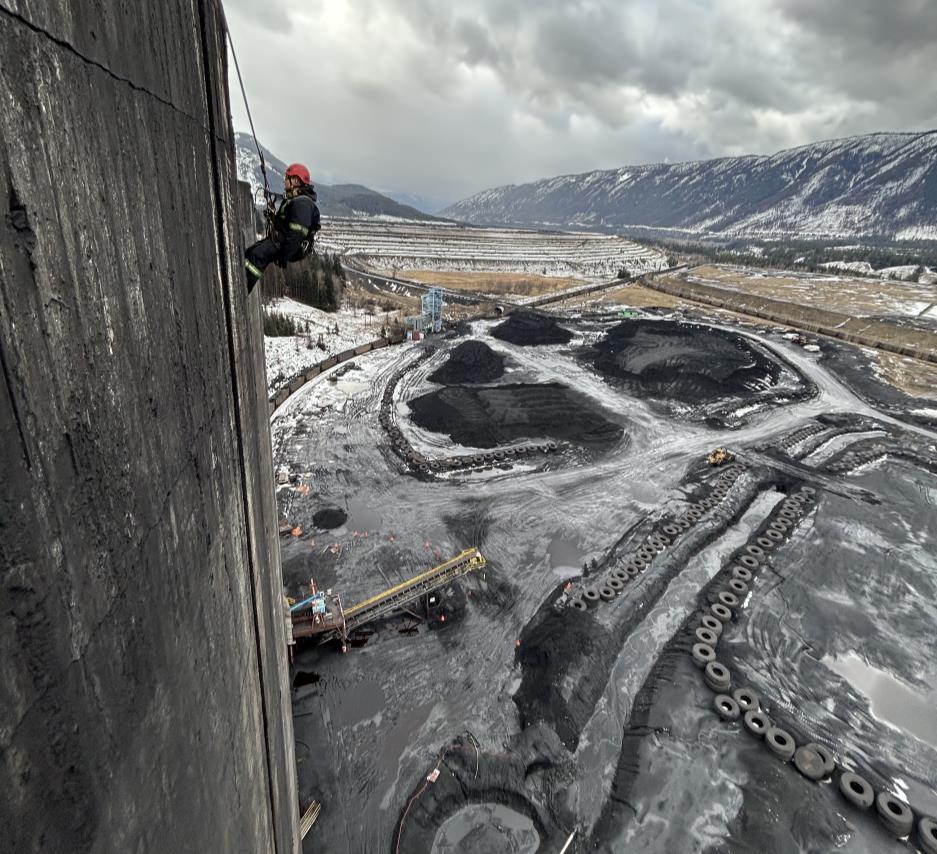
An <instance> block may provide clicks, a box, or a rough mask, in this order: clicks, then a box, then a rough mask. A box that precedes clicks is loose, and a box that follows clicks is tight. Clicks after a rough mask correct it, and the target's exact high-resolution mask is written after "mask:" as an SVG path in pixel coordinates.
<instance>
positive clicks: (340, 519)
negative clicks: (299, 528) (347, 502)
mask: <svg viewBox="0 0 937 854" xmlns="http://www.w3.org/2000/svg"><path fill="white" fill-rule="evenodd" d="M347 520H348V514H347V513H346V512H345V511H344V510H342V508H341V507H325V508H323V509H322V510H319V511H317V512H316V513H315V514H314V515H313V517H312V524H313V525H315V526H316V527H317V528H321V529H322V530H323V531H330V530H332V528H340V527H341V526H342V525H344V524H345V522H346V521H347Z"/></svg>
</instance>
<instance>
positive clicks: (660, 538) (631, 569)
mask: <svg viewBox="0 0 937 854" xmlns="http://www.w3.org/2000/svg"><path fill="white" fill-rule="evenodd" d="M744 471H745V466H744V465H742V464H741V463H738V462H736V463H732V464H730V465H728V466H726V467H725V468H724V469H723V470H722V472H721V473H720V474H719V476H718V477H716V478H715V479H714V480H713V481H711V482H710V483H709V484H708V485H709V486H710V487H711V489H710V491H709V495H708V496H707V497H706V498H704V499H702V500H701V501H696V502H694V503H693V504H689V505H687V508H686V510H685V511H684V513H683V515H682V516H679V517H677V518H674V519H671V520H669V521H664V522H662V523H661V525H660V526H659V530H658V529H655V530H654V531H652V532H651V533H650V534H649V535H648V536H647V537H646V538H645V540H644V542H643V543H642V544H641V545H640V546H638V548H637V549H636V550H635V552H634V554H633V555H632V556H631V557H630V558H628V559H627V560H623V561H621V562H620V563H619V565H617V566H614V567H613V568H612V569H611V570H610V571H609V572H608V574H607V577H606V578H605V579H604V580H602V581H600V582H599V584H598V585H597V586H590V587H586V588H584V589H583V590H582V591H581V592H580V593H579V594H578V595H576V594H574V595H572V596H571V597H570V598H569V599H568V602H567V607H570V608H574V609H576V610H577V611H587V610H589V609H590V608H594V607H595V606H596V605H598V604H599V603H601V602H611V601H613V600H614V599H615V597H616V596H618V595H619V594H620V593H622V592H623V591H624V589H625V585H626V584H627V583H628V582H629V581H631V580H632V579H634V578H637V577H638V576H639V575H640V574H641V573H643V572H644V571H645V570H646V569H647V568H648V567H649V566H650V565H651V562H652V561H653V560H654V558H655V557H656V556H657V555H658V554H659V553H660V552H662V551H664V550H665V549H666V548H667V547H668V546H670V545H671V544H673V542H674V541H675V540H676V539H677V538H678V537H679V536H680V535H682V534H683V533H684V532H685V531H688V530H689V529H690V528H692V527H693V526H694V525H696V524H697V523H698V522H699V521H700V520H701V519H702V518H703V516H705V515H706V514H707V513H708V512H709V511H710V510H712V509H713V508H714V507H716V506H717V505H718V504H719V503H721V502H722V501H723V500H724V499H725V497H726V495H728V493H729V490H730V489H731V488H732V485H733V484H734V483H735V482H736V481H737V480H738V479H739V477H740V476H741V475H742V473H743V472H744Z"/></svg>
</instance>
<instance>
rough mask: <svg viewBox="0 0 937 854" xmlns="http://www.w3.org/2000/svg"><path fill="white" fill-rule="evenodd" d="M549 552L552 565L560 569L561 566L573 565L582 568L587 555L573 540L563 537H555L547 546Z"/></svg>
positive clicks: (574, 567) (572, 566) (577, 568)
mask: <svg viewBox="0 0 937 854" xmlns="http://www.w3.org/2000/svg"><path fill="white" fill-rule="evenodd" d="M547 554H548V555H549V556H550V567H551V568H552V569H559V568H560V567H571V568H572V569H575V570H577V571H578V570H581V569H582V563H583V560H584V558H585V555H584V554H583V553H582V550H581V549H580V548H579V546H578V545H577V544H576V543H575V542H574V541H573V540H567V539H564V538H563V537H554V538H553V539H552V540H550V545H548V546H547Z"/></svg>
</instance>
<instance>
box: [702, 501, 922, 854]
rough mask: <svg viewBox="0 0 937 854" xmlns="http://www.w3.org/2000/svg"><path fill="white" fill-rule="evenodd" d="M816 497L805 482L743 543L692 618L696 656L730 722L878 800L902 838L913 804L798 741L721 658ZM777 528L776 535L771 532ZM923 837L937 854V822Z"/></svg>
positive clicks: (822, 748)
mask: <svg viewBox="0 0 937 854" xmlns="http://www.w3.org/2000/svg"><path fill="white" fill-rule="evenodd" d="M815 499H816V490H814V489H813V488H812V487H809V486H803V487H801V489H800V490H799V491H797V492H794V493H792V494H791V495H790V496H788V498H786V499H785V500H784V501H783V502H782V503H781V504H780V505H779V508H778V510H777V512H776V513H775V514H772V515H773V518H771V519H770V521H769V522H768V524H767V526H766V527H765V528H764V529H763V531H762V534H761V535H758V536H756V537H753V538H752V539H753V541H750V542H749V543H748V544H746V545H745V546H743V547H742V548H741V549H740V550H739V552H738V553H737V556H736V557H737V559H736V560H733V561H731V562H730V565H729V566H728V568H727V570H726V572H725V574H724V578H723V579H722V580H723V581H724V583H723V584H719V585H717V586H716V589H715V590H714V592H713V594H712V600H713V601H711V602H710V603H709V605H708V606H707V608H705V609H704V610H703V612H702V613H701V614H699V616H698V618H697V619H696V620H693V621H691V628H692V630H693V638H692V640H693V643H692V646H691V649H690V655H691V657H692V659H693V663H694V664H695V665H696V667H697V668H699V669H700V670H701V671H702V674H703V681H704V682H705V683H706V686H707V687H708V688H709V689H710V690H711V691H712V692H713V693H714V694H715V696H714V698H713V703H712V706H713V710H714V711H715V713H716V714H717V715H718V716H719V717H720V718H721V719H722V720H723V721H726V722H728V723H732V722H736V721H741V723H742V728H743V729H744V730H745V732H746V733H748V734H749V735H750V736H752V737H753V738H756V739H758V740H760V741H763V742H764V745H765V747H766V748H767V749H768V750H769V751H770V752H771V753H772V754H773V755H774V756H776V757H777V758H778V759H779V760H780V761H781V762H784V763H787V762H793V764H794V767H795V768H796V769H797V770H798V771H799V772H800V773H801V774H802V775H803V776H804V777H806V778H807V779H808V780H811V781H814V782H818V781H821V780H829V779H832V778H833V777H834V775H836V776H838V780H837V785H838V788H839V791H840V793H841V794H842V796H843V798H845V799H846V800H847V801H848V802H849V803H850V804H852V805H853V806H854V807H856V808H858V809H860V810H868V809H869V808H870V807H871V806H872V805H873V803H874V804H875V809H876V812H877V813H878V817H879V819H880V821H881V823H882V825H883V826H884V827H885V829H886V830H887V831H888V832H889V833H891V834H892V835H893V836H895V837H896V838H900V837H904V836H908V835H910V834H911V832H912V831H913V830H914V826H915V816H914V813H913V811H912V810H911V808H910V807H909V806H908V805H907V804H906V803H905V802H904V801H902V800H900V799H898V798H896V797H895V796H894V795H893V794H891V793H890V792H887V791H884V790H883V791H880V792H878V793H877V794H876V792H875V791H874V789H873V788H872V785H871V784H870V783H869V782H868V781H867V780H866V779H865V778H863V777H861V776H860V775H859V774H856V773H854V772H852V771H850V770H848V769H847V768H846V767H845V766H844V765H843V764H841V763H840V764H839V765H837V763H836V759H835V757H834V755H833V752H832V750H831V749H830V748H829V747H828V746H826V745H824V744H819V743H817V742H810V743H808V744H803V745H798V744H797V743H796V741H795V739H794V736H793V735H791V733H789V732H787V730H785V729H783V728H782V727H780V726H779V725H778V724H777V722H775V721H773V720H772V719H771V717H770V716H769V715H768V713H767V710H765V709H764V708H762V705H761V699H760V698H759V696H758V694H757V693H756V692H755V691H754V690H752V689H751V688H748V687H745V686H739V687H734V686H733V683H732V676H731V674H730V672H729V668H728V667H726V666H725V665H724V664H722V663H721V662H720V661H719V660H718V658H717V655H716V653H717V649H718V644H719V641H720V639H721V638H722V636H723V632H724V631H725V629H726V627H727V626H728V624H729V623H731V622H732V621H733V620H738V618H739V614H740V611H741V609H742V607H743V604H744V602H745V601H746V599H747V597H748V595H749V593H750V587H751V583H752V580H753V579H754V577H755V575H756V574H757V572H758V571H759V570H760V569H761V568H762V566H763V564H764V562H765V560H766V558H767V556H768V554H769V552H770V550H771V549H774V548H776V547H777V546H778V545H780V543H781V542H782V541H783V539H784V537H785V535H786V534H787V533H788V532H789V531H790V530H791V529H792V528H793V527H794V526H795V525H796V524H797V521H799V519H800V518H802V516H803V515H804V514H805V513H806V512H807V510H808V508H809V506H810V505H811V504H812V503H813V502H814V501H815ZM772 531H774V532H775V533H776V535H779V536H774V537H769V536H766V535H767V534H770V532H772ZM917 835H918V841H919V843H920V845H921V848H922V850H923V851H925V852H926V854H937V821H935V819H933V818H930V817H927V816H920V817H918V818H917Z"/></svg>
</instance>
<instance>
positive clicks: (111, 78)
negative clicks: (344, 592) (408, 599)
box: [0, 0, 298, 854]
mask: <svg viewBox="0 0 937 854" xmlns="http://www.w3.org/2000/svg"><path fill="white" fill-rule="evenodd" d="M224 47H225V46H224V29H223V23H222V18H221V12H220V8H219V6H218V4H217V2H216V0H188V2H186V0H162V2H159V3H141V2H129V0H124V2H121V0H92V2H85V0H46V2H43V3H35V2H27V0H0V57H2V62H0V204H2V206H3V209H2V221H0V363H2V364H0V368H2V378H0V559H2V584H0V650H2V654H0V668H2V672H0V767H2V781H0V782H2V786H3V790H4V795H3V798H2V799H0V827H2V828H3V831H2V836H3V838H4V843H3V846H2V847H3V850H11V851H17V852H32V851H68V852H84V851H94V852H115V851H142V852H149V851H159V852H164V851H176V852H183V851H199V852H209V851H211V852H239V851H244V852H264V854H266V852H291V851H296V850H298V842H297V840H296V838H295V837H296V832H295V828H296V827H297V826H298V818H297V812H298V805H297V797H296V783H295V762H294V757H293V742H292V724H291V718H290V710H289V693H288V684H287V674H286V666H285V662H284V660H283V652H282V651H283V649H284V626H283V618H282V610H281V606H280V599H279V594H280V567H279V557H278V551H277V543H276V540H275V530H276V526H275V510H274V499H273V491H272V490H273V486H272V484H273V479H272V472H271V454H270V440H269V432H268V426H267V422H266V412H267V403H266V394H265V383H264V375H263V370H264V368H263V353H262V336H261V330H260V315H259V308H258V305H257V300H258V296H257V295H255V296H254V297H253V298H252V299H251V300H250V301H249V300H248V297H247V293H246V288H245V286H244V282H243V270H242V267H241V262H240V257H241V245H242V229H241V225H240V224H239V223H238V221H237V213H236V211H237V205H238V201H237V189H236V184H235V166H234V152H233V144H232V138H233V133H232V131H231V127H230V120H229V118H228V116H229V110H228V101H227V97H228V96H227V90H226V73H227V72H226V58H225V50H224ZM271 532H273V536H271ZM7 846H9V847H7Z"/></svg>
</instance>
